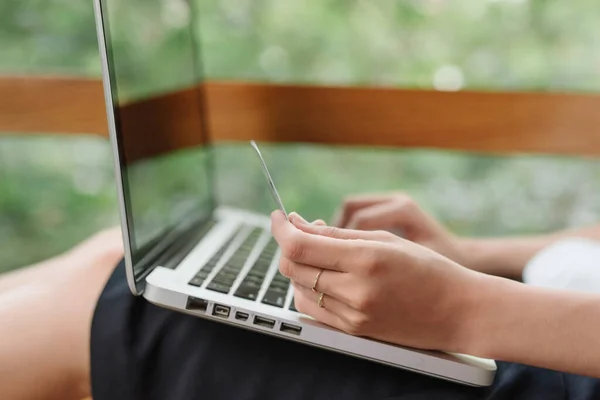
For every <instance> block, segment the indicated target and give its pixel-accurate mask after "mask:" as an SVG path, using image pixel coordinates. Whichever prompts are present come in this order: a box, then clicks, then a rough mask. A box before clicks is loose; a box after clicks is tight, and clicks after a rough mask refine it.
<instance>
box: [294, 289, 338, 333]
mask: <svg viewBox="0 0 600 400" xmlns="http://www.w3.org/2000/svg"><path fill="white" fill-rule="evenodd" d="M294 302H295V303H294V304H295V306H296V309H297V310H298V311H300V312H301V313H302V314H306V315H309V316H311V317H313V318H314V319H316V320H317V321H319V322H322V323H324V324H326V325H329V326H332V327H334V328H337V329H340V330H345V329H346V327H347V324H346V322H345V321H344V320H343V319H342V318H341V317H340V314H343V313H344V312H346V311H345V308H344V307H347V306H345V305H344V304H343V303H341V302H339V301H337V300H335V299H333V298H332V297H329V296H325V297H324V298H323V306H324V307H319V293H314V292H313V291H312V290H310V289H306V288H302V287H301V286H297V287H296V286H295V287H294ZM334 310H335V311H334ZM336 311H337V312H339V313H340V314H338V313H337V312H336Z"/></svg>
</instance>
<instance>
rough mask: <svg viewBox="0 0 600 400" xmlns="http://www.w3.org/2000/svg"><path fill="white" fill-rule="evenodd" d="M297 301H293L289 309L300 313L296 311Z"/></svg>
mask: <svg viewBox="0 0 600 400" xmlns="http://www.w3.org/2000/svg"><path fill="white" fill-rule="evenodd" d="M295 300H296V299H292V303H291V304H290V307H289V309H290V311H294V312H298V310H297V309H296V302H295Z"/></svg>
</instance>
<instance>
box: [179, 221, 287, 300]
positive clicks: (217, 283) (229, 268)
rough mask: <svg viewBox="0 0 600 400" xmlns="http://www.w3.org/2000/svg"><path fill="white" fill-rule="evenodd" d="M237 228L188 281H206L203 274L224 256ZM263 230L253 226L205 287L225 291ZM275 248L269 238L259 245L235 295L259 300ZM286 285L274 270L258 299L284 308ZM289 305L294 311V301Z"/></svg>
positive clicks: (233, 280)
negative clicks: (259, 250) (259, 249)
mask: <svg viewBox="0 0 600 400" xmlns="http://www.w3.org/2000/svg"><path fill="white" fill-rule="evenodd" d="M240 229H241V228H240ZM239 232H240V230H238V231H237V232H236V233H235V234H234V235H233V236H232V238H231V239H230V240H228V241H227V242H226V243H225V244H223V246H221V248H220V249H219V250H218V251H217V252H216V253H215V254H214V255H213V256H212V257H211V259H210V260H209V261H208V262H207V263H206V264H205V265H204V266H203V267H202V268H201V269H200V271H198V273H197V274H196V275H195V276H194V277H193V278H192V279H191V280H190V282H189V284H190V285H192V286H197V287H200V286H202V285H203V284H204V283H205V280H206V278H207V277H208V276H209V275H210V273H211V272H212V271H213V270H214V268H215V267H216V266H217V265H218V264H219V262H220V261H222V260H221V259H222V258H223V255H224V254H225V252H226V251H227V249H228V248H229V246H230V245H231V243H232V242H233V240H234V238H235V237H236V236H237V234H238V233H239ZM263 232H264V230H263V229H262V228H254V229H252V231H251V232H250V233H249V234H248V236H247V237H246V238H245V239H244V241H243V242H242V244H241V245H240V246H239V247H238V248H237V249H236V250H235V252H234V253H233V254H231V255H230V256H229V258H228V259H227V261H226V262H225V263H224V265H223V266H222V268H221V269H220V270H219V272H218V273H217V274H216V275H215V276H214V277H213V278H212V280H211V281H210V282H209V283H208V285H206V289H208V290H213V291H215V292H219V293H223V294H228V293H229V292H230V291H231V289H232V287H233V284H234V282H235V281H236V279H237V277H238V275H239V274H240V272H241V271H242V269H243V267H244V264H245V263H246V260H247V259H248V257H249V256H250V253H251V252H252V250H253V249H254V247H255V246H256V243H257V242H258V239H259V238H260V236H261V235H262V234H263ZM277 248H278V246H277V242H276V241H275V240H274V239H273V238H271V239H270V240H269V242H268V243H267V244H266V245H265V247H264V248H263V249H262V251H261V253H260V254H259V256H258V257H257V258H256V260H255V261H254V262H253V264H252V266H251V267H250V268H249V269H248V272H247V273H246V275H245V276H244V278H243V279H242V281H241V283H240V284H239V285H238V287H237V288H236V290H235V292H234V293H233V295H234V296H236V297H240V298H243V299H247V300H252V301H257V300H259V299H258V297H259V293H260V289H261V287H262V286H263V283H264V281H265V279H266V276H267V273H268V272H269V268H270V267H271V263H272V262H273V257H275V253H276V252H277ZM289 287H290V281H289V279H287V278H286V277H285V276H283V275H281V273H280V272H279V271H277V272H276V273H275V275H274V276H273V278H272V279H271V280H270V282H269V284H268V286H267V288H266V291H265V294H264V296H262V298H261V299H260V301H261V303H263V304H267V305H270V306H274V307H279V308H283V307H284V305H285V299H286V297H287V292H288V290H289ZM289 309H290V310H292V311H297V310H296V309H295V307H294V302H293V301H292V304H291V306H290V307H289Z"/></svg>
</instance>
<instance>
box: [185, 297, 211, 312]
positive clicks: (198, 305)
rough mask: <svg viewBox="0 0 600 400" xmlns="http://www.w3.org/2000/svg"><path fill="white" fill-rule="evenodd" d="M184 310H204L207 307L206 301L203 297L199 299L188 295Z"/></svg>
mask: <svg viewBox="0 0 600 400" xmlns="http://www.w3.org/2000/svg"><path fill="white" fill-rule="evenodd" d="M185 308H186V310H191V311H204V312H206V309H207V308H208V301H206V300H204V299H199V298H197V297H192V296H190V297H188V299H187V303H186V305H185Z"/></svg>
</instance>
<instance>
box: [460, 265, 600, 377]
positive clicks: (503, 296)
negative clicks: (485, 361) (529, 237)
mask: <svg viewBox="0 0 600 400" xmlns="http://www.w3.org/2000/svg"><path fill="white" fill-rule="evenodd" d="M473 304H475V305H474V307H472V308H471V311H472V312H471V313H469V321H467V322H466V323H465V326H467V327H468V329H467V330H466V332H468V334H466V335H464V336H463V338H464V339H465V340H464V341H463V346H462V347H463V351H464V352H467V353H470V354H474V355H478V356H482V357H487V358H492V359H497V360H503V361H511V362H517V363H523V364H527V365H534V366H538V367H543V368H549V369H555V370H560V371H564V372H571V373H577V374H583V375H590V376H594V377H599V378H600V335H599V332H600V296H599V295H595V294H585V293H577V292H570V291H559V290H552V289H546V288H539V287H532V286H527V285H523V284H521V283H517V282H513V281H509V280H506V279H502V278H496V277H490V276H485V277H483V278H482V284H481V285H480V286H479V288H478V289H477V300H476V301H475V302H473Z"/></svg>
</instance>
